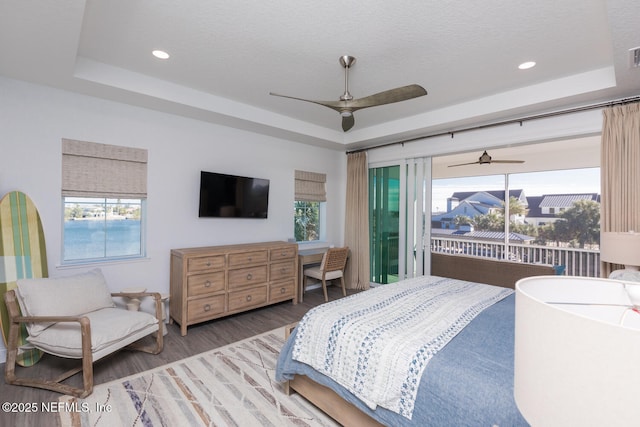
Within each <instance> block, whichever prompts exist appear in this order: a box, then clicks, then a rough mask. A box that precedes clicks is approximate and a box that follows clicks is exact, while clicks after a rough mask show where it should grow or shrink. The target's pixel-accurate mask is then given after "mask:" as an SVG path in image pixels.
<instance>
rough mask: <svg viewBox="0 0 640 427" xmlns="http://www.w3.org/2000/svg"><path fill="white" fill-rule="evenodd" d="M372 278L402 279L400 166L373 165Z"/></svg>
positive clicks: (371, 201)
mask: <svg viewBox="0 0 640 427" xmlns="http://www.w3.org/2000/svg"><path fill="white" fill-rule="evenodd" d="M369 215H370V217H369V236H370V254H371V259H370V263H371V281H372V282H374V283H381V284H386V283H394V282H397V281H398V238H399V231H400V166H387V167H380V168H372V169H369Z"/></svg>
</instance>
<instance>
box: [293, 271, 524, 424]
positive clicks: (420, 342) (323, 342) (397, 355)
mask: <svg viewBox="0 0 640 427" xmlns="http://www.w3.org/2000/svg"><path fill="white" fill-rule="evenodd" d="M511 293H513V290H511V289H505V288H500V287H496V286H489V285H482V284H479V283H472V282H465V281H460V280H455V279H447V278H442V277H436V276H422V277H417V278H414V279H408V280H404V281H402V282H399V283H395V284H392V285H385V286H379V287H376V288H373V289H370V290H368V291H366V292H362V293H360V294H357V295H354V296H351V297H347V298H342V299H340V300H336V301H332V302H330V303H327V304H323V305H321V306H318V307H315V308H314V309H312V310H310V311H309V312H308V313H307V314H306V315H305V316H304V318H303V319H302V320H301V321H300V323H299V324H298V327H297V336H296V341H295V345H294V349H293V359H294V360H297V361H299V362H302V363H306V364H308V365H310V366H311V367H313V368H314V369H316V370H318V371H319V372H321V373H323V374H324V375H327V376H329V377H330V378H332V379H333V380H334V381H336V382H338V383H339V384H340V385H342V386H343V387H345V388H346V389H347V390H349V391H350V392H351V393H353V394H354V395H356V396H357V397H358V398H359V399H361V400H362V401H363V402H364V403H365V404H367V405H368V406H369V407H370V408H372V409H375V408H376V406H378V405H379V406H382V407H384V408H387V409H389V410H391V411H393V412H396V413H398V414H400V415H402V416H404V417H406V418H408V419H411V415H412V412H413V407H414V401H415V397H416V393H417V391H418V386H419V384H420V378H421V377H422V373H423V371H424V369H425V367H426V366H427V364H428V362H429V360H430V359H431V358H432V357H433V355H435V354H436V353H437V352H438V351H439V350H440V349H442V348H443V347H444V346H445V345H446V344H447V343H448V342H449V341H450V340H451V339H452V338H453V337H455V335H456V334H457V333H458V332H460V331H461V330H462V329H463V328H464V327H465V326H466V325H467V324H469V322H471V321H472V320H473V319H474V318H475V317H476V316H477V315H478V314H479V313H480V312H482V310H484V309H485V308H487V307H489V306H491V305H492V304H494V303H496V302H498V301H500V300H501V299H503V298H505V297H506V296H508V295H510V294H511Z"/></svg>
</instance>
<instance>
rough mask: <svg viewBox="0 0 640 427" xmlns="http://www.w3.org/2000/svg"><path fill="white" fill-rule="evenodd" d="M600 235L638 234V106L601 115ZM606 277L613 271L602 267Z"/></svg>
mask: <svg viewBox="0 0 640 427" xmlns="http://www.w3.org/2000/svg"><path fill="white" fill-rule="evenodd" d="M603 116H604V118H603V124H602V148H601V150H602V152H601V168H600V170H601V185H602V190H601V193H602V195H601V205H600V206H601V208H600V209H601V212H600V229H601V231H630V230H633V231H636V232H638V231H640V103H633V104H626V105H619V106H615V107H609V108H606V109H604V111H603ZM601 267H602V268H601V272H602V273H601V274H602V276H603V277H608V276H609V273H611V271H613V270H615V269H616V268H621V267H616V266H614V265H613V264H610V263H604V262H603V263H602V266H601Z"/></svg>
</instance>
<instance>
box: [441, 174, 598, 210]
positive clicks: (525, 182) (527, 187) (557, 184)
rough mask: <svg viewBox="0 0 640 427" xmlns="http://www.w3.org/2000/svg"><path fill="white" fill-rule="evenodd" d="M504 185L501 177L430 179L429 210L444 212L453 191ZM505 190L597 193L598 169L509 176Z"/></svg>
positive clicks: (496, 187)
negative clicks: (507, 188)
mask: <svg viewBox="0 0 640 427" xmlns="http://www.w3.org/2000/svg"><path fill="white" fill-rule="evenodd" d="M504 186H505V183H504V175H493V176H479V177H470V178H451V179H437V180H434V181H433V186H432V196H431V201H432V203H431V211H432V212H442V211H446V209H447V198H448V197H451V195H452V194H453V193H455V192H456V191H483V190H504ZM509 188H510V189H512V190H519V189H522V190H524V194H525V196H527V197H529V196H542V195H545V194H569V193H597V194H600V168H589V169H574V170H562V171H548V172H530V173H521V174H510V175H509Z"/></svg>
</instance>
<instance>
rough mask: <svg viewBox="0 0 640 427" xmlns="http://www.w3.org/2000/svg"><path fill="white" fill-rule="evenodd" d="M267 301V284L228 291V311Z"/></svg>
mask: <svg viewBox="0 0 640 427" xmlns="http://www.w3.org/2000/svg"><path fill="white" fill-rule="evenodd" d="M266 302H267V286H266V285H265V286H259V287H256V288H249V289H244V290H242V291H235V292H229V311H235V310H242V309H244V308H248V307H253V306H256V305H260V304H264V303H266Z"/></svg>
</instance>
